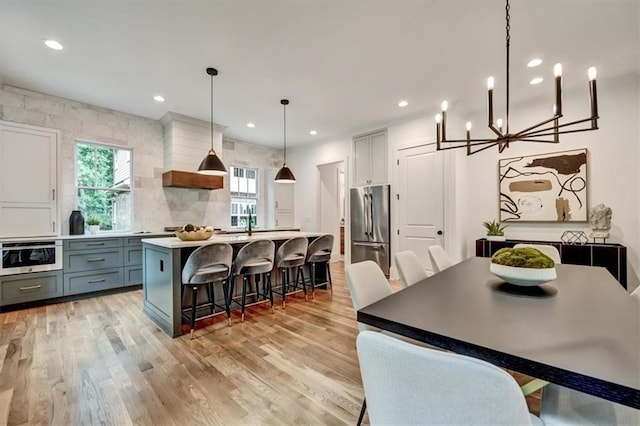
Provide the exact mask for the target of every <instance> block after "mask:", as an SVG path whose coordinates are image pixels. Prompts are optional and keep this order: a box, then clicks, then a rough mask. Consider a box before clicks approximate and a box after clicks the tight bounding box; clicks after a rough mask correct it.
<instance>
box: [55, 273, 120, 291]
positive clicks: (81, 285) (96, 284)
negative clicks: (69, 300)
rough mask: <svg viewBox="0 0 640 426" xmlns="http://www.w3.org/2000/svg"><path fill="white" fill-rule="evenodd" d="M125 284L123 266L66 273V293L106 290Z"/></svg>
mask: <svg viewBox="0 0 640 426" xmlns="http://www.w3.org/2000/svg"><path fill="white" fill-rule="evenodd" d="M123 284H124V281H123V279H122V268H113V269H104V270H101V271H99V272H77V273H73V274H64V295H65V296H68V295H70V294H79V293H89V292H92V291H99V290H106V289H109V288H116V287H122V286H123Z"/></svg>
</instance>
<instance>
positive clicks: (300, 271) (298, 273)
mask: <svg viewBox="0 0 640 426" xmlns="http://www.w3.org/2000/svg"><path fill="white" fill-rule="evenodd" d="M302 268H303V267H302V266H298V267H296V287H298V279H299V278H301V281H302V291H303V292H304V301H305V302H308V301H309V298H308V297H307V283H306V282H304V271H303V269H302Z"/></svg>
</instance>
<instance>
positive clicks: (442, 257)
mask: <svg viewBox="0 0 640 426" xmlns="http://www.w3.org/2000/svg"><path fill="white" fill-rule="evenodd" d="M428 250H429V258H431V264H432V265H433V272H435V273H438V272H442V271H444V270H445V269H447V268H450V267H451V266H453V262H452V261H451V259H450V258H449V256H448V255H447V253H446V252H445V251H444V249H443V248H442V246H438V245H434V246H429V249H428Z"/></svg>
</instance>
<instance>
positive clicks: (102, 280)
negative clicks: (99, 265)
mask: <svg viewBox="0 0 640 426" xmlns="http://www.w3.org/2000/svg"><path fill="white" fill-rule="evenodd" d="M105 281H106V279H105V278H100V279H99V280H89V281H87V282H88V283H89V284H93V283H103V282H105Z"/></svg>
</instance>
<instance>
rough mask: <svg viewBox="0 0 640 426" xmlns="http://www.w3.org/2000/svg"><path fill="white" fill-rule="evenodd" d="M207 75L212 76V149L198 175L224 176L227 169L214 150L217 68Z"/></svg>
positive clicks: (201, 164)
mask: <svg viewBox="0 0 640 426" xmlns="http://www.w3.org/2000/svg"><path fill="white" fill-rule="evenodd" d="M207 74H209V75H210V76H211V149H209V153H208V154H207V156H206V157H204V160H202V162H201V163H200V166H199V167H198V173H200V174H203V175H214V176H224V175H226V174H227V168H226V167H225V166H224V164H222V160H220V157H218V155H217V154H216V151H215V150H214V149H213V76H214V75H218V70H217V69H215V68H207Z"/></svg>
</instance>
